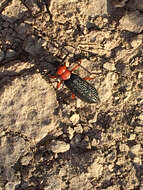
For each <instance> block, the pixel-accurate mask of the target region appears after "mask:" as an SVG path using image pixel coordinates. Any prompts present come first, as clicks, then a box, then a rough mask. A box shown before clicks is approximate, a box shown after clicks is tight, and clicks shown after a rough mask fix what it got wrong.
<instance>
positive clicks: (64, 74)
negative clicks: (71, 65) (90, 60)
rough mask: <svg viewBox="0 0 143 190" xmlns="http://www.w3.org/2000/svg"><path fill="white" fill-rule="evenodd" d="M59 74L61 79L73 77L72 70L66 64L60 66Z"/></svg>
mask: <svg viewBox="0 0 143 190" xmlns="http://www.w3.org/2000/svg"><path fill="white" fill-rule="evenodd" d="M57 75H58V76H59V77H60V78H61V80H68V79H69V78H70V77H71V72H70V71H69V70H68V69H67V68H66V66H65V65H64V66H60V67H59V68H58V70H57Z"/></svg>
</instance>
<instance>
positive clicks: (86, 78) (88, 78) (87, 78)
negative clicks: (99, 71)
mask: <svg viewBox="0 0 143 190" xmlns="http://www.w3.org/2000/svg"><path fill="white" fill-rule="evenodd" d="M83 79H84V80H92V79H94V78H91V77H84V78H83Z"/></svg>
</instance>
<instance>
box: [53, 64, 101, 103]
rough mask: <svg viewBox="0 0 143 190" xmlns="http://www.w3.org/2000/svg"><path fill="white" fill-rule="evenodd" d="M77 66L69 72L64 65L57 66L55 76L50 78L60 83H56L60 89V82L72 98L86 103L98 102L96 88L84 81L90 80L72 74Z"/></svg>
mask: <svg viewBox="0 0 143 190" xmlns="http://www.w3.org/2000/svg"><path fill="white" fill-rule="evenodd" d="M78 67H79V65H76V66H75V67H74V68H73V69H71V70H69V69H68V68H67V67H66V65H63V66H59V67H58V69H57V72H56V76H50V78H59V79H60V82H58V83H57V88H59V87H60V85H61V84H62V82H64V84H65V85H66V87H67V88H68V89H70V90H71V92H72V98H73V99H74V97H75V96H77V97H78V98H80V99H81V100H83V101H84V102H87V103H98V102H99V101H100V99H99V96H98V92H97V90H96V88H95V87H94V86H93V85H91V84H90V83H88V82H87V81H86V80H90V79H92V78H89V77H85V78H84V79H82V78H81V77H80V76H78V75H77V74H74V73H72V72H73V71H74V70H76V69H77V68H78Z"/></svg>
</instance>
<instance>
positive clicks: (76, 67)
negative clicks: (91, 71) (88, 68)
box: [71, 60, 81, 72]
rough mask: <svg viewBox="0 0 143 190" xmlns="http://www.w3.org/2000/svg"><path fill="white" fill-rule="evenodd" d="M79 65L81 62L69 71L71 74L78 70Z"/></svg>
mask: <svg viewBox="0 0 143 190" xmlns="http://www.w3.org/2000/svg"><path fill="white" fill-rule="evenodd" d="M80 64H81V60H80V61H79V64H78V65H76V66H74V67H73V68H72V69H71V72H73V71H75V70H76V69H78V67H79V66H80Z"/></svg>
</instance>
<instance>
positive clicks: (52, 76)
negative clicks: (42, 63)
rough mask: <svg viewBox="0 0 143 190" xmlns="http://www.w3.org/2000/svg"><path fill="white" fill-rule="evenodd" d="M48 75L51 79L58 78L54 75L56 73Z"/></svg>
mask: <svg viewBox="0 0 143 190" xmlns="http://www.w3.org/2000/svg"><path fill="white" fill-rule="evenodd" d="M48 77H49V78H51V79H56V78H57V76H54V75H48Z"/></svg>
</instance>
